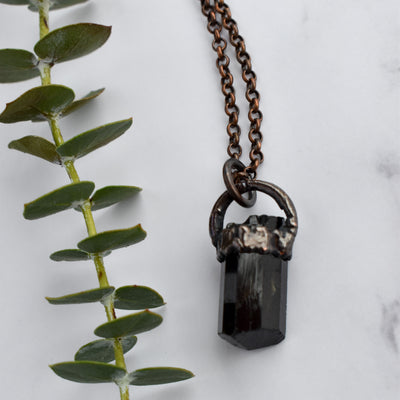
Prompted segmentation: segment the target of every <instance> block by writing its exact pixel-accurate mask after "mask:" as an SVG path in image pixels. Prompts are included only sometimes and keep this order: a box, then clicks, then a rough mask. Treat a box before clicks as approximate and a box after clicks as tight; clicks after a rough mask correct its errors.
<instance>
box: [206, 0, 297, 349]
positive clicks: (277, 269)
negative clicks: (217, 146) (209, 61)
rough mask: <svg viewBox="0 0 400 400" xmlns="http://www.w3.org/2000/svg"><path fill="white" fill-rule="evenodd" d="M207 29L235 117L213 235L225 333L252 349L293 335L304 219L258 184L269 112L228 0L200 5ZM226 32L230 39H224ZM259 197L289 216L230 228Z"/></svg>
mask: <svg viewBox="0 0 400 400" xmlns="http://www.w3.org/2000/svg"><path fill="white" fill-rule="evenodd" d="M200 1H201V8H202V12H203V14H204V16H205V17H206V18H207V21H208V25H207V29H208V31H209V32H210V33H211V34H212V35H213V36H214V40H213V42H212V47H213V49H214V50H215V52H216V53H217V62H216V64H217V68H218V71H219V73H220V75H221V88H222V93H223V95H224V96H225V112H226V114H227V116H228V125H227V133H228V136H229V145H228V149H227V152H228V155H229V159H228V160H227V161H226V162H225V164H224V166H223V178H224V183H225V186H226V191H225V192H224V193H223V194H222V195H221V196H220V197H219V199H218V200H217V202H216V203H215V205H214V207H213V209H212V211H211V216H210V236H211V240H212V243H213V245H214V246H215V247H216V249H217V259H218V261H220V262H221V263H222V274H221V276H222V277H221V294H220V315H219V327H218V334H219V335H220V336H221V337H222V338H223V339H225V340H227V341H228V342H230V343H232V344H233V345H235V346H238V347H241V348H244V349H247V350H251V349H256V348H260V347H266V346H270V345H273V344H277V343H279V342H281V341H282V340H283V339H284V338H285V334H286V298H287V270H288V268H287V264H288V260H290V258H291V257H292V247H293V243H294V239H295V236H296V233H297V226H298V224H297V214H296V209H295V207H294V204H293V202H292V201H291V199H290V198H289V196H288V195H287V194H286V193H285V192H284V191H283V190H282V189H280V188H279V187H278V186H276V185H274V184H272V183H269V182H264V181H260V180H257V179H256V177H257V169H258V167H259V166H260V164H261V163H262V162H263V160H264V156H263V153H262V151H261V145H262V138H263V137H262V133H261V131H260V128H261V122H262V118H263V116H262V113H261V111H260V109H259V103H260V94H259V93H258V91H257V89H256V74H255V73H254V71H253V69H252V65H251V58H250V55H249V54H248V53H247V51H246V46H245V42H244V39H243V37H242V36H241V35H240V34H239V30H238V26H237V23H236V21H235V20H234V19H233V18H232V14H231V10H230V8H229V6H228V5H227V4H226V3H225V2H224V0H200ZM224 33H226V34H227V36H228V37H229V39H228V40H225V39H224V38H223V34H224ZM228 44H230V45H232V46H233V48H234V50H235V53H236V59H237V61H238V62H239V64H240V66H241V69H242V79H243V80H244V82H245V84H246V99H247V101H248V103H249V112H248V118H249V121H250V130H249V134H248V138H249V140H250V143H251V150H250V154H249V157H250V164H249V165H248V166H245V165H244V164H243V163H242V162H241V161H240V157H241V155H242V148H241V145H240V136H241V129H240V127H239V124H238V121H239V108H238V106H237V105H236V96H235V89H234V86H233V76H232V74H231V72H230V69H229V64H230V59H229V57H228V56H227V55H226V53H225V50H226V49H227V47H228ZM257 192H261V193H264V194H266V195H268V196H270V197H272V198H273V199H274V200H275V201H276V203H277V204H278V206H279V207H280V208H281V209H282V210H283V211H284V213H285V215H286V219H285V218H281V217H274V216H267V215H261V216H255V215H252V216H250V217H249V218H248V219H247V220H246V221H245V222H244V223H243V224H235V223H230V224H228V225H227V226H226V227H225V228H224V217H225V213H226V211H227V208H228V207H229V205H230V204H231V203H232V202H233V201H236V202H237V203H238V204H240V205H241V206H243V207H252V206H253V205H254V204H255V202H256V199H257Z"/></svg>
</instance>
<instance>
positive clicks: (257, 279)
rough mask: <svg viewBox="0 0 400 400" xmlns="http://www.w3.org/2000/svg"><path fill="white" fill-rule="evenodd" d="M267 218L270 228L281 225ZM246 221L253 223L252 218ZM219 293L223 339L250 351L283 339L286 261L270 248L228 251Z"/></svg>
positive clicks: (277, 219) (219, 332)
mask: <svg viewBox="0 0 400 400" xmlns="http://www.w3.org/2000/svg"><path fill="white" fill-rule="evenodd" d="M265 217H266V216H263V218H265ZM267 218H268V225H269V228H271V227H272V226H271V225H274V227H277V226H280V225H281V224H282V221H281V218H276V217H267ZM249 222H256V221H255V220H254V217H251V218H249V220H248V221H246V223H249ZM246 223H245V224H246ZM232 225H233V224H232ZM232 225H231V227H232ZM220 293H221V295H220V311H219V329H218V334H219V335H220V336H221V337H222V338H223V339H225V340H227V341H228V342H230V343H231V344H233V345H235V346H238V347H241V348H244V349H247V350H252V349H257V348H260V347H266V346H270V345H273V344H277V343H279V342H281V341H282V340H283V339H284V338H285V331H286V293H287V261H286V260H283V259H282V258H281V257H279V256H276V255H274V254H271V250H270V249H269V250H266V251H260V249H258V251H257V249H254V250H253V251H249V250H248V249H247V250H246V251H244V250H243V248H242V249H241V251H240V250H239V251H238V249H236V250H234V249H233V248H231V249H230V251H229V252H228V254H226V257H225V260H224V262H223V264H222V277H221V292H220Z"/></svg>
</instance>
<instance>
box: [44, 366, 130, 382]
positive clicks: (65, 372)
mask: <svg viewBox="0 0 400 400" xmlns="http://www.w3.org/2000/svg"><path fill="white" fill-rule="evenodd" d="M50 368H51V369H52V370H53V371H54V372H55V373H56V374H57V375H58V376H60V377H61V378H64V379H67V380H69V381H74V382H80V383H103V382H115V381H117V380H119V379H122V378H123V377H124V376H125V375H126V371H125V370H124V369H123V368H119V367H116V366H115V365H112V364H106V363H100V362H95V361H69V362H62V363H58V364H53V365H50Z"/></svg>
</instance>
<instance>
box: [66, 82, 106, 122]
mask: <svg viewBox="0 0 400 400" xmlns="http://www.w3.org/2000/svg"><path fill="white" fill-rule="evenodd" d="M104 90H105V89H104V88H101V89H97V90H92V91H91V92H89V93H88V94H87V95H86V96H84V97H82V98H81V99H79V100H76V101H74V102H73V103H71V104H70V105H69V106H68V107H66V108H64V110H63V111H62V113H61V117H66V116H67V115H69V114H71V113H72V112H74V111H76V110H79V109H80V108H81V107H83V106H84V105H86V104H87V103H89V102H90V101H91V100H93V99H95V98H96V97H97V96H100V95H101V94H102V93H103V92H104Z"/></svg>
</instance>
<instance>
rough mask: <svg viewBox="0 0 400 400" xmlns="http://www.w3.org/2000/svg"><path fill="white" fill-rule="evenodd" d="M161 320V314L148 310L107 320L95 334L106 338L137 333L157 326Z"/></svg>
mask: <svg viewBox="0 0 400 400" xmlns="http://www.w3.org/2000/svg"><path fill="white" fill-rule="evenodd" d="M161 322H162V317H161V316H160V315H158V314H155V313H152V312H150V311H148V310H146V311H142V312H140V313H136V314H130V315H127V316H125V317H121V318H117V319H114V320H113V321H110V322H106V323H105V324H102V325H100V326H98V327H97V328H96V329H95V331H94V334H95V335H97V336H100V337H104V338H118V337H122V336H131V335H137V334H139V333H142V332H147V331H149V330H151V329H154V328H156V327H157V326H158V325H160V324H161Z"/></svg>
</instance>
